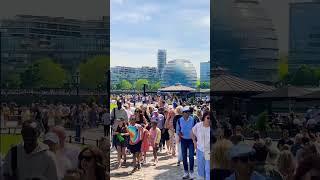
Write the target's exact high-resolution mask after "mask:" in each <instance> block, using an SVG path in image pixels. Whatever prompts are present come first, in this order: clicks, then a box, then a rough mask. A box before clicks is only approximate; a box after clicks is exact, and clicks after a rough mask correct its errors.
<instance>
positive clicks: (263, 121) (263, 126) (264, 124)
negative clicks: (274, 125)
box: [256, 111, 270, 132]
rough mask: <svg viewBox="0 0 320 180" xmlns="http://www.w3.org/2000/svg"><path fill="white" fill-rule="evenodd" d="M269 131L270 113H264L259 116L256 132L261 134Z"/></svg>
mask: <svg viewBox="0 0 320 180" xmlns="http://www.w3.org/2000/svg"><path fill="white" fill-rule="evenodd" d="M269 129H270V127H269V123H268V113H267V112H266V111H264V112H262V113H261V114H259V116H258V120H257V122H256V130H258V131H260V132H266V131H267V130H269Z"/></svg>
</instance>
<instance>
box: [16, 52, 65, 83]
mask: <svg viewBox="0 0 320 180" xmlns="http://www.w3.org/2000/svg"><path fill="white" fill-rule="evenodd" d="M20 77H21V86H22V87H23V88H41V87H45V88H61V87H63V85H64V83H65V80H66V78H67V75H66V71H65V70H64V69H63V68H62V66H61V65H60V64H57V63H55V62H54V61H53V60H52V59H50V58H44V59H39V60H37V61H36V62H34V63H33V64H31V65H30V66H29V67H28V68H27V69H26V70H25V71H24V72H23V73H21V74H20Z"/></svg>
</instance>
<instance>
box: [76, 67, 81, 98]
mask: <svg viewBox="0 0 320 180" xmlns="http://www.w3.org/2000/svg"><path fill="white" fill-rule="evenodd" d="M75 80H76V82H75V83H76V88H77V96H79V85H80V70H79V69H78V70H77V72H76V75H75Z"/></svg>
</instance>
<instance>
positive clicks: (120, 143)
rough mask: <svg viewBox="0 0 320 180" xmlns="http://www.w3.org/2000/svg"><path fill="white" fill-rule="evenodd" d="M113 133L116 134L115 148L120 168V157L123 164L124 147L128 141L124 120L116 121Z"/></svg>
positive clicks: (124, 157) (124, 156)
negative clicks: (116, 124)
mask: <svg viewBox="0 0 320 180" xmlns="http://www.w3.org/2000/svg"><path fill="white" fill-rule="evenodd" d="M114 134H115V135H116V138H115V147H116V148H117V152H118V163H119V164H118V168H120V167H121V159H122V157H123V163H124V164H125V163H126V148H127V146H128V142H129V132H128V127H127V124H126V123H125V121H124V120H121V122H120V123H118V126H117V128H116V131H115V133H114ZM118 134H119V135H118ZM120 136H121V137H122V138H121V137H120Z"/></svg>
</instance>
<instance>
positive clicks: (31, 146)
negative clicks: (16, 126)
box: [3, 120, 58, 180]
mask: <svg viewBox="0 0 320 180" xmlns="http://www.w3.org/2000/svg"><path fill="white" fill-rule="evenodd" d="M21 135H22V139H23V143H22V144H19V145H17V146H14V147H13V148H11V149H10V151H9V152H8V154H7V156H6V157H5V160H4V165H3V174H4V177H5V180H11V179H21V180H22V179H23V180H25V179H33V178H40V177H46V178H47V179H48V180H58V173H57V164H56V161H55V156H54V154H53V153H52V152H50V151H49V148H48V146H47V145H45V144H43V143H41V142H39V137H40V126H39V124H38V123H37V122H36V121H31V120H30V121H25V122H23V124H22V129H21Z"/></svg>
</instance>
